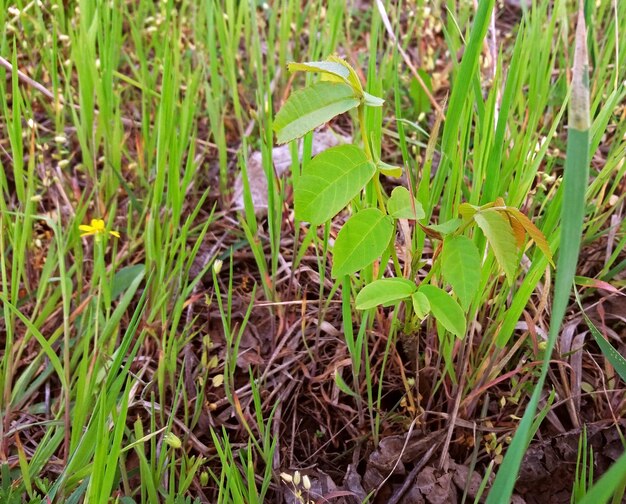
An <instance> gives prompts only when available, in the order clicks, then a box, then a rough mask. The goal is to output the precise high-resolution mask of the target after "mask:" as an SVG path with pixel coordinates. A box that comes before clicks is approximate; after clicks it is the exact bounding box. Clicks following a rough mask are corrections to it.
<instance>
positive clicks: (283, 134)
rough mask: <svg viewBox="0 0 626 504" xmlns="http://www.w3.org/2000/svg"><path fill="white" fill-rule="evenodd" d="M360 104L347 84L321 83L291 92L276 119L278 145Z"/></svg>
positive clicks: (275, 129) (275, 127)
mask: <svg viewBox="0 0 626 504" xmlns="http://www.w3.org/2000/svg"><path fill="white" fill-rule="evenodd" d="M359 103H360V101H359V99H358V98H357V97H356V96H355V94H354V90H353V89H352V87H350V86H349V85H347V84H338V83H335V82H318V83H316V84H313V85H311V86H309V87H306V88H304V89H301V90H299V91H296V92H294V93H292V94H291V96H290V97H289V99H288V100H287V101H286V102H285V104H284V105H283V107H282V108H281V109H280V110H279V112H278V114H276V117H275V119H274V131H275V132H276V137H277V140H278V143H279V144H282V143H286V142H289V141H291V140H293V139H294V138H299V137H301V136H303V135H304V134H306V133H308V132H309V131H311V130H313V129H315V128H317V127H318V126H320V125H321V124H324V123H325V122H328V121H330V120H331V119H332V118H333V117H335V116H336V115H339V114H342V113H344V112H346V111H348V110H350V109H352V108H354V107H356V106H358V105H359Z"/></svg>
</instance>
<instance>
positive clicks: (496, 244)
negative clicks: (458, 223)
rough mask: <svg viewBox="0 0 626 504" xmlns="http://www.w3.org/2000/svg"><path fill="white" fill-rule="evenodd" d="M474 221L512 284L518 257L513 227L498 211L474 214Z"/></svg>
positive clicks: (484, 211)
mask: <svg viewBox="0 0 626 504" xmlns="http://www.w3.org/2000/svg"><path fill="white" fill-rule="evenodd" d="M474 220H475V221H476V224H478V226H479V227H480V229H482V231H483V233H484V234H485V236H486V237H487V240H488V241H489V245H490V246H491V249H492V250H493V253H494V255H495V256H496V259H497V261H498V264H500V267H501V268H502V269H503V270H504V272H505V273H506V278H507V280H508V281H509V283H510V284H512V283H513V282H514V280H515V272H516V270H517V265H518V255H517V247H516V245H515V235H514V234H513V229H512V228H511V225H510V224H509V223H508V221H507V220H506V219H505V218H504V217H503V216H502V215H501V214H500V212H498V211H497V210H483V211H482V212H478V213H476V214H474Z"/></svg>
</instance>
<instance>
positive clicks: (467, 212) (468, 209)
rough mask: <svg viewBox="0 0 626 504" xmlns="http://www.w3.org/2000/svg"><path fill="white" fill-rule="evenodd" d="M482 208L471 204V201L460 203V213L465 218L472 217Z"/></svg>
mask: <svg viewBox="0 0 626 504" xmlns="http://www.w3.org/2000/svg"><path fill="white" fill-rule="evenodd" d="M479 210H480V207H477V206H476V205H470V204H469V203H461V204H460V205H459V215H460V216H461V217H463V218H464V219H471V218H472V217H474V214H476V212H478V211H479Z"/></svg>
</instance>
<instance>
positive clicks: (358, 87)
mask: <svg viewBox="0 0 626 504" xmlns="http://www.w3.org/2000/svg"><path fill="white" fill-rule="evenodd" d="M326 61H330V62H333V63H339V64H340V65H342V66H344V67H345V68H346V69H347V70H348V74H349V75H348V84H350V85H351V86H352V89H354V91H355V93H356V95H357V96H358V97H359V98H361V97H363V95H364V93H363V85H362V84H361V79H359V76H358V75H357V73H356V70H355V69H354V68H352V65H350V63H348V62H347V61H346V60H345V59H343V58H340V57H339V56H337V55H335V54H331V55H330V56H329V57H328V58H326Z"/></svg>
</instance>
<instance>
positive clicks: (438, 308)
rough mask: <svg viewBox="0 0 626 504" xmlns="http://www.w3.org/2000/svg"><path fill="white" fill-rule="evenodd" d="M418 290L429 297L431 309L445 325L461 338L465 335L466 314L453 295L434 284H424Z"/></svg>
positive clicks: (439, 321)
mask: <svg viewBox="0 0 626 504" xmlns="http://www.w3.org/2000/svg"><path fill="white" fill-rule="evenodd" d="M418 292H421V293H422V294H424V295H425V296H426V297H427V298H428V302H429V303H430V309H431V311H432V313H433V315H434V317H435V320H437V322H438V323H440V324H441V325H442V326H443V327H445V328H446V329H447V330H448V331H450V332H451V333H452V334H454V335H455V336H457V337H459V338H461V339H462V338H464V337H465V330H466V327H467V326H466V322H465V314H464V313H463V310H462V309H461V307H460V306H459V303H457V302H456V301H455V300H454V299H452V297H451V296H450V295H449V294H448V293H447V292H446V291H444V290H442V289H440V288H439V287H435V286H434V285H422V286H421V287H420V288H419V289H418Z"/></svg>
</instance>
